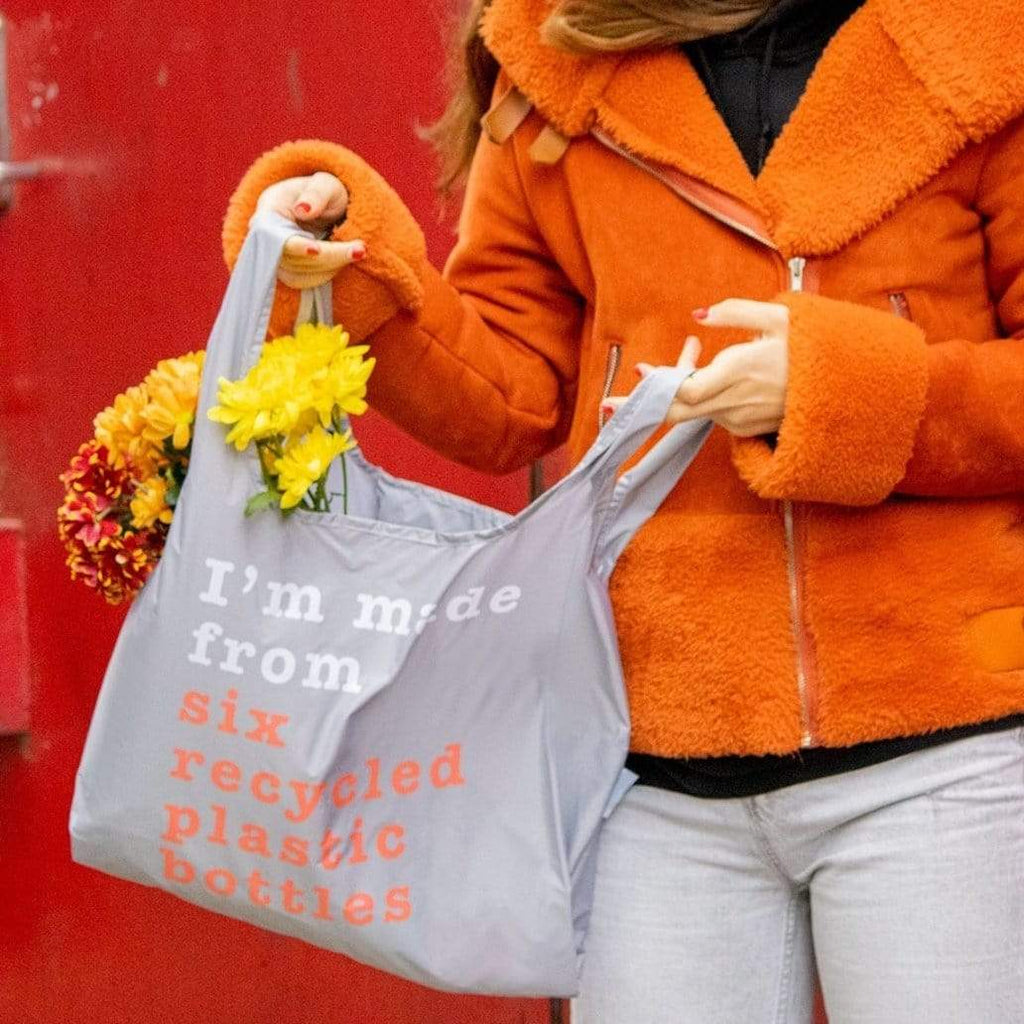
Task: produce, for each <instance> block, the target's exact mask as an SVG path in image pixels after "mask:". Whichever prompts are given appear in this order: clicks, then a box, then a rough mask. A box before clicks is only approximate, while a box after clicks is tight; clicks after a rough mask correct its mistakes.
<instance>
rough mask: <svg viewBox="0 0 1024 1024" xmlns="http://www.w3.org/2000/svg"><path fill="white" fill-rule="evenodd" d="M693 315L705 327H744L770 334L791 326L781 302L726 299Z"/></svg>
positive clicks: (786, 311) (787, 313) (787, 310)
mask: <svg viewBox="0 0 1024 1024" xmlns="http://www.w3.org/2000/svg"><path fill="white" fill-rule="evenodd" d="M693 315H694V317H695V318H696V319H697V320H698V321H699V322H700V324H701V325H702V326H704V327H742V328H745V329H746V330H750V331H762V332H765V333H768V332H773V331H785V330H786V329H787V328H788V326H789V309H788V308H787V307H786V306H784V305H782V303H780V302H756V301H755V300H753V299H725V300H724V301H723V302H716V303H715V305H713V306H710V307H708V308H707V309H698V310H696V311H695V312H694V314H693Z"/></svg>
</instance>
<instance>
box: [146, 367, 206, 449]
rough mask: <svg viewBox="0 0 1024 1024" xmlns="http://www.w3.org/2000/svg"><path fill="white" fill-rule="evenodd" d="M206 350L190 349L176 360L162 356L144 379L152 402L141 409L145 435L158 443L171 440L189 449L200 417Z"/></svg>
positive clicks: (178, 445) (180, 446)
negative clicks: (200, 386)
mask: <svg viewBox="0 0 1024 1024" xmlns="http://www.w3.org/2000/svg"><path fill="white" fill-rule="evenodd" d="M203 356H204V353H203V352H189V353H188V354H187V355H184V356H179V357H178V358H176V359H161V360H160V362H159V363H157V364H156V366H155V367H154V368H153V369H152V370H151V371H150V372H149V374H148V375H147V376H146V379H145V380H144V381H143V387H145V389H146V391H147V393H148V394H149V402H148V403H147V404H146V406H145V408H143V409H142V411H141V417H142V419H143V421H144V423H145V427H144V429H143V435H144V436H145V437H146V438H147V439H148V440H150V441H152V442H153V443H154V444H157V445H162V444H163V442H164V441H165V440H166V439H167V438H170V439H171V444H172V445H173V446H174V447H175V448H185V447H187V446H188V443H189V441H190V440H191V438H192V424H193V422H194V421H195V418H196V403H197V401H198V396H199V379H200V375H201V374H202V369H203Z"/></svg>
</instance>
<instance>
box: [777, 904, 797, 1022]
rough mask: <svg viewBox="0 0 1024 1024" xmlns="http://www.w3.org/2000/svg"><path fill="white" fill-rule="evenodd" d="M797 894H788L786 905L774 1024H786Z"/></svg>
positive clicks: (791, 975)
mask: <svg viewBox="0 0 1024 1024" xmlns="http://www.w3.org/2000/svg"><path fill="white" fill-rule="evenodd" d="M797 898H798V897H797V894H796V893H795V892H793V893H790V896H789V902H788V903H787V904H786V938H785V943H784V946H783V953H782V970H781V972H780V975H779V994H778V998H777V1000H776V1003H775V1022H774V1024H786V1019H787V1018H786V1016H784V1015H785V1014H786V1011H787V1006H788V1002H789V990H790V984H791V982H792V979H793V946H794V940H795V937H796V909H795V908H796V902H797Z"/></svg>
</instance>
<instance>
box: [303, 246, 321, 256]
mask: <svg viewBox="0 0 1024 1024" xmlns="http://www.w3.org/2000/svg"><path fill="white" fill-rule="evenodd" d="M306 252H307V253H309V255H310V256H319V255H320V250H319V249H318V248H317V247H316V246H315V245H307V246H306Z"/></svg>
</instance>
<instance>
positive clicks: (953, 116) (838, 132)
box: [481, 0, 1024, 256]
mask: <svg viewBox="0 0 1024 1024" xmlns="http://www.w3.org/2000/svg"><path fill="white" fill-rule="evenodd" d="M552 4H553V0H492V3H491V5H490V7H489V8H488V9H487V10H486V12H485V14H484V18H483V21H482V23H481V33H482V35H483V38H484V41H485V43H486V45H487V47H488V49H490V50H491V52H492V53H493V54H494V55H495V57H496V58H497V60H498V61H499V62H500V63H501V65H502V66H503V67H504V68H505V70H506V72H507V74H508V75H509V77H510V78H511V80H512V81H513V82H514V83H515V84H516V86H517V87H518V88H519V89H520V91H522V92H523V93H524V94H525V95H526V96H527V97H528V98H529V100H530V101H531V102H532V103H533V105H534V106H535V107H536V109H537V111H538V113H539V114H540V115H541V116H542V117H543V118H544V119H545V120H547V121H548V122H549V123H551V124H552V125H554V126H555V127H556V128H557V129H558V130H559V131H561V132H562V133H563V134H565V135H567V136H569V137H573V136H579V135H583V134H585V133H586V132H588V131H589V130H590V129H591V128H592V127H599V128H601V129H603V130H604V131H605V132H606V133H607V134H608V135H609V136H610V137H611V138H612V139H614V141H615V142H616V143H618V144H619V145H621V146H622V147H624V148H626V149H628V150H630V151H631V152H632V153H634V154H636V155H637V156H638V157H640V158H641V159H643V160H645V161H651V162H655V163H660V164H665V165H668V166H670V167H673V168H675V169H677V170H679V171H682V172H683V173H684V174H687V175H689V176H691V177H694V178H696V179H698V180H699V181H702V182H704V183H705V184H707V185H709V186H712V187H713V188H714V189H717V190H719V191H722V192H725V193H727V194H728V195H729V196H731V197H732V198H733V199H734V200H736V201H739V202H740V203H742V204H744V205H746V206H747V207H749V208H750V210H751V211H752V213H753V215H754V216H756V217H758V218H759V219H761V220H762V221H763V222H764V223H765V225H766V227H767V231H768V235H769V237H770V238H771V239H772V241H773V242H774V243H775V244H776V245H777V246H778V248H779V249H780V250H782V252H783V253H784V254H786V255H794V254H799V255H806V256H814V255H824V254H826V253H829V252H833V251H835V250H836V249H839V248H841V247H842V246H843V245H845V244H846V243H848V242H849V241H851V240H852V239H853V238H855V237H857V236H858V235H859V234H862V233H863V232H864V231H866V230H868V229H869V228H870V227H872V226H873V225H875V224H877V223H878V222H879V221H880V220H881V219H882V218H883V217H884V216H885V215H886V214H887V213H889V212H890V211H891V210H892V209H893V207H895V205H896V204H897V203H898V202H899V201H900V200H901V199H903V198H905V197H906V196H907V195H909V194H911V193H912V192H913V191H915V190H916V189H918V188H920V187H921V186H922V185H923V184H924V183H925V182H927V181H928V180H929V179H930V178H931V177H933V176H934V175H935V174H936V173H937V172H938V171H939V170H941V168H942V167H943V166H944V165H945V164H947V163H948V162H949V161H950V160H951V159H952V158H953V157H954V156H955V155H956V154H957V153H958V152H959V151H960V150H962V149H963V148H964V147H965V146H966V145H967V144H968V143H970V142H972V141H979V140H981V139H983V138H985V137H987V136H989V135H991V134H992V133H994V132H995V131H997V130H998V129H999V128H1001V127H1002V126H1004V125H1005V124H1007V123H1008V122H1009V121H1010V120H1012V119H1013V118H1015V117H1017V116H1018V115H1020V114H1021V113H1022V112H1024V76H1021V75H1020V73H1019V68H1018V67H1016V66H1015V62H1016V60H1017V57H1016V55H1017V54H1019V53H1020V52H1021V49H1022V47H1024V18H1022V17H1021V15H1020V6H1019V5H1020V0H985V2H984V3H980V2H978V0H913V2H910V0H867V2H866V3H865V5H864V6H863V7H862V8H860V10H858V11H856V12H855V13H854V14H853V15H852V17H851V18H850V20H849V21H848V22H846V24H844V25H843V26H842V27H841V28H840V29H839V31H838V32H837V33H836V35H835V36H834V37H833V39H832V40H831V42H830V43H829V45H828V46H827V48H826V49H825V52H824V53H823V54H822V57H821V59H820V61H819V63H818V65H817V67H816V68H815V70H814V72H813V74H812V75H811V78H810V80H809V81H808V83H807V88H806V91H805V93H804V95H803V96H802V97H801V99H800V102H799V104H798V105H797V107H796V109H795V110H794V111H793V114H792V116H791V118H790V120H789V122H788V123H787V125H786V126H785V128H784V129H783V131H782V133H781V135H780V136H779V138H778V139H777V141H776V142H775V145H774V146H773V148H772V150H771V152H770V153H769V156H768V160H767V162H766V163H765V166H764V168H763V170H762V172H761V174H760V175H759V176H758V178H757V179H756V180H755V179H754V178H753V177H752V176H751V175H750V172H749V170H748V169H747V167H746V164H745V163H744V161H743V158H742V156H741V154H740V152H739V150H738V149H737V148H736V146H735V144H734V143H733V141H732V137H731V136H730V134H729V130H728V128H727V127H726V125H725V124H724V122H723V121H722V119H721V118H720V117H719V115H718V112H717V111H716V110H715V107H714V104H713V103H712V101H711V99H710V98H709V97H708V95H707V93H706V91H705V89H704V86H703V84H702V83H701V81H700V78H699V77H698V76H697V74H696V72H695V71H694V69H693V67H692V66H691V65H690V62H689V61H688V59H687V58H686V56H685V55H684V54H683V53H682V52H681V51H680V50H679V49H676V48H670V49H663V50H656V51H648V52H640V53H630V54H625V55H623V54H607V55H603V54H602V55H598V56H594V57H589V56H588V57H577V56H574V55H571V54H567V53H563V52H561V51H559V50H557V49H555V48H554V47H551V46H548V45H546V44H544V43H543V42H542V41H541V39H540V34H539V26H540V24H541V22H542V21H543V20H544V18H545V17H546V15H547V14H548V13H549V11H550V9H551V7H552Z"/></svg>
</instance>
